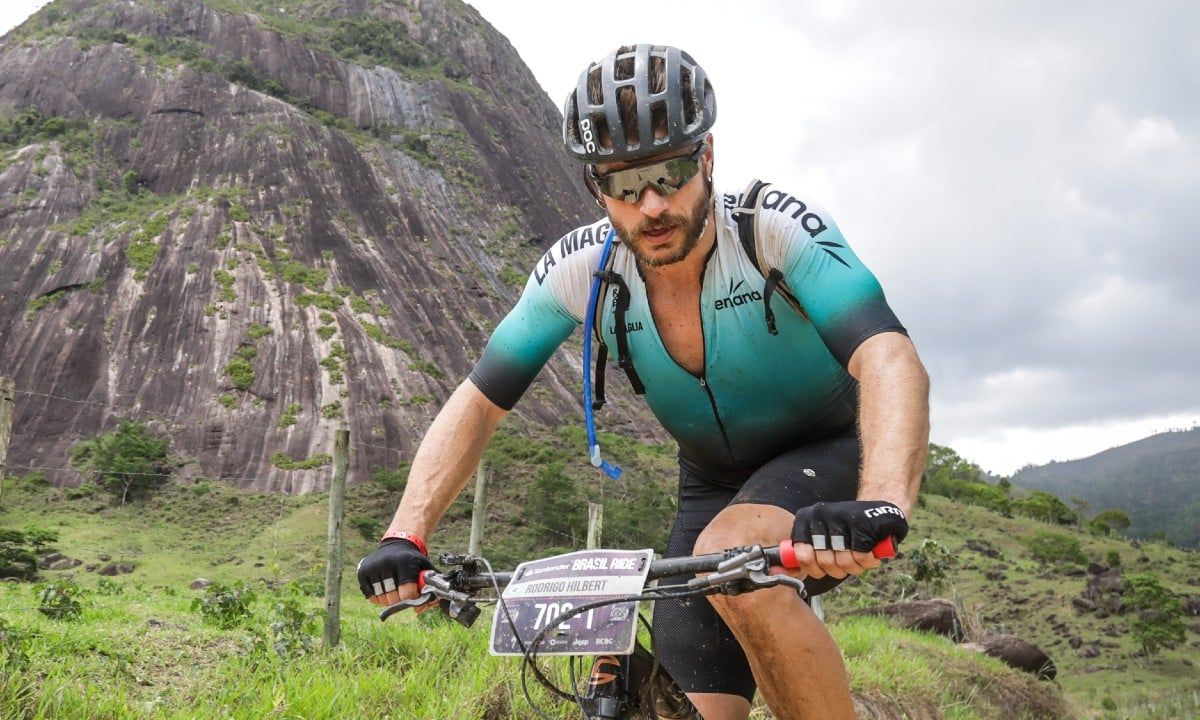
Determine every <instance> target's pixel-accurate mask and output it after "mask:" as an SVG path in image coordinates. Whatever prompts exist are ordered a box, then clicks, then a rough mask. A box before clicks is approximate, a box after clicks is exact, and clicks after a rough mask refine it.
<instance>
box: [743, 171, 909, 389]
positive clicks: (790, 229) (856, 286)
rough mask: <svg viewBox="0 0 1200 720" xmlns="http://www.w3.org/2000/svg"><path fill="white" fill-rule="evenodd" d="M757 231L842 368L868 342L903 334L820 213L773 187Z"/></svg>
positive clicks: (871, 278)
mask: <svg viewBox="0 0 1200 720" xmlns="http://www.w3.org/2000/svg"><path fill="white" fill-rule="evenodd" d="M764 192H765V194H764V197H763V198H762V205H761V207H760V209H759V211H758V227H757V231H758V232H760V233H763V238H762V245H761V246H762V249H763V253H764V254H765V256H766V259H767V261H768V262H769V263H770V264H771V265H772V266H773V267H777V268H779V270H780V271H781V272H782V273H783V275H784V280H785V281H786V282H787V285H788V288H789V289H790V290H791V291H792V293H793V294H794V295H795V296H796V299H797V300H798V301H799V302H800V305H801V307H802V308H803V309H804V312H805V313H806V314H807V315H808V317H809V320H811V321H812V323H813V326H814V327H815V328H816V330H817V333H818V334H819V335H820V336H821V340H822V341H824V343H825V346H826V347H827V348H828V349H829V352H830V353H832V354H833V356H834V357H835V358H836V359H837V361H838V362H839V363H841V364H842V365H843V366H846V365H848V364H849V362H850V357H851V356H852V355H854V351H855V350H857V349H858V346H859V345H861V344H862V343H863V341H864V340H866V339H867V338H869V337H871V336H873V335H877V334H879V333H883V332H900V333H905V334H907V330H905V328H904V326H903V325H902V324H901V323H900V320H899V319H898V318H897V317H896V314H895V313H894V312H892V309H891V307H890V306H889V305H888V303H887V299H886V298H885V297H884V294H883V288H882V287H880V285H879V281H878V280H876V278H875V275H874V274H873V273H872V272H871V271H870V270H869V269H868V268H867V266H866V265H864V264H863V262H862V261H861V260H859V258H858V256H857V255H856V254H855V253H854V251H853V250H852V249H850V246H849V244H847V242H846V239H845V238H844V237H843V236H842V232H841V230H839V229H838V227H837V225H836V224H834V222H833V218H832V217H830V215H829V213H828V212H827V211H825V210H824V209H823V208H821V207H818V206H815V205H812V204H810V203H806V202H804V201H802V200H801V199H800V198H798V197H795V196H793V195H791V194H790V193H787V192H785V191H783V190H781V189H777V188H775V187H774V186H770V187H769V188H767V189H766V190H765V191H764Z"/></svg>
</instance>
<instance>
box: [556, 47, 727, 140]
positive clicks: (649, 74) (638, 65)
mask: <svg viewBox="0 0 1200 720" xmlns="http://www.w3.org/2000/svg"><path fill="white" fill-rule="evenodd" d="M593 75H596V76H598V78H597V79H596V80H592V85H593V87H592V88H591V90H590V91H589V88H588V84H589V78H591V77H592V76H593ZM597 85H598V87H597ZM655 88H657V90H656V89H655ZM597 90H598V92H597ZM630 93H632V102H630V98H629V94H630ZM622 99H624V102H625V103H626V104H627V106H631V107H627V108H626V113H627V114H626V117H627V118H628V119H629V123H626V122H625V120H624V119H623V118H622V115H623V113H622V112H621V108H620V105H619V104H618V103H619V101H621V100H622ZM631 108H632V109H636V117H632V116H631V115H632V112H631ZM716 119H717V99H716V96H714V95H713V89H712V83H710V82H709V81H708V76H707V75H706V74H705V73H704V69H703V68H701V67H700V66H699V65H697V64H696V61H695V60H693V59H692V56H691V55H688V54H687V53H685V52H683V51H682V50H680V49H679V48H674V47H669V46H667V45H634V46H625V47H622V48H620V49H618V50H616V51H614V52H612V53H610V54H609V55H608V56H606V57H605V58H604V59H603V60H601V61H599V62H595V63H592V64H591V65H589V66H588V68H587V70H584V71H583V74H581V75H580V76H579V82H578V84H577V86H576V88H575V92H573V93H571V95H570V96H569V97H568V98H567V102H566V106H565V107H564V108H563V144H564V145H566V148H567V152H569V153H571V156H572V157H574V158H575V159H576V160H579V161H580V162H585V163H611V162H627V161H630V160H638V159H641V158H645V157H649V156H651V155H657V154H658V153H661V152H664V151H666V150H674V149H676V148H683V147H687V146H689V145H694V144H696V143H697V142H699V141H701V140H703V139H704V137H705V135H706V134H707V133H708V130H709V128H711V127H712V125H713V122H714V121H715V120H716ZM655 127H657V128H658V131H657V133H656V132H655ZM664 130H665V134H664Z"/></svg>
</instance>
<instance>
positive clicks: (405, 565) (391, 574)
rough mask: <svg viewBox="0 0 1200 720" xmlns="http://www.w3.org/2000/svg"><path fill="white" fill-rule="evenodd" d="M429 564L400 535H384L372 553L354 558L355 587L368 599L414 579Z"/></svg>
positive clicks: (414, 547) (422, 555)
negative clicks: (355, 563) (356, 579)
mask: <svg viewBox="0 0 1200 720" xmlns="http://www.w3.org/2000/svg"><path fill="white" fill-rule="evenodd" d="M432 569H433V564H432V563H430V562H429V558H427V557H426V556H425V553H423V552H421V551H420V550H419V549H418V548H417V546H416V545H415V544H413V543H412V542H410V541H408V540H403V539H400V538H387V539H385V540H384V541H383V542H381V543H379V547H378V548H376V550H375V552H373V553H371V554H370V555H368V556H366V557H365V558H363V559H362V560H359V561H358V589H359V590H362V594H363V596H365V597H366V598H368V599H370V598H372V597H374V596H376V595H385V594H387V593H389V592H392V591H393V590H395V589H396V588H397V587H399V586H400V585H404V584H407V583H415V582H417V576H419V575H420V574H421V571H423V570H432Z"/></svg>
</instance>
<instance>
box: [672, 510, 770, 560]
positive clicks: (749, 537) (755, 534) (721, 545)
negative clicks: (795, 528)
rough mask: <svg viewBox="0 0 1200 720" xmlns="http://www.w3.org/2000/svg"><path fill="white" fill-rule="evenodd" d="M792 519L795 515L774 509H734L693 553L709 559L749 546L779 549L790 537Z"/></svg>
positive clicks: (703, 536) (710, 527)
mask: <svg viewBox="0 0 1200 720" xmlns="http://www.w3.org/2000/svg"><path fill="white" fill-rule="evenodd" d="M792 519H793V516H792V514H791V513H789V512H788V511H786V510H784V509H783V508H779V507H775V506H774V505H755V504H750V503H745V504H738V505H730V506H728V507H726V508H725V509H724V510H722V511H721V512H719V513H717V515H716V517H714V518H713V519H712V521H710V522H709V523H708V525H707V526H706V527H705V528H704V530H703V531H702V532H701V533H700V536H699V537H698V538H696V544H695V546H694V547H693V548H692V552H693V553H695V554H696V555H706V554H709V553H719V552H723V551H725V550H728V549H729V548H735V547H742V546H745V545H762V546H764V547H766V546H768V545H778V544H779V543H780V541H782V540H783V539H784V538H785V537H787V536H789V535H790V533H791V529H792Z"/></svg>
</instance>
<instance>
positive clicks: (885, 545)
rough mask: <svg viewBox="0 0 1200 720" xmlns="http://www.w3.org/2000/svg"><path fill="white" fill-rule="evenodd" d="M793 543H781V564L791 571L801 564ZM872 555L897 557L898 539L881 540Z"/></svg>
mask: <svg viewBox="0 0 1200 720" xmlns="http://www.w3.org/2000/svg"><path fill="white" fill-rule="evenodd" d="M792 543H793V541H792V540H791V539H788V540H784V541H783V542H781V543H779V564H780V565H782V566H783V567H785V568H788V569H789V570H790V569H794V568H798V567H800V562H799V561H798V560H796V548H795V546H794V545H793V544H792ZM871 554H872V555H874V556H875V557H877V558H879V559H880V560H886V559H888V558H894V557H896V538H895V537H894V536H891V535H889V536H887V537H886V538H884V539H882V540H880V541H879V542H878V543H876V545H875V547H874V548H873V549H872V550H871Z"/></svg>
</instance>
